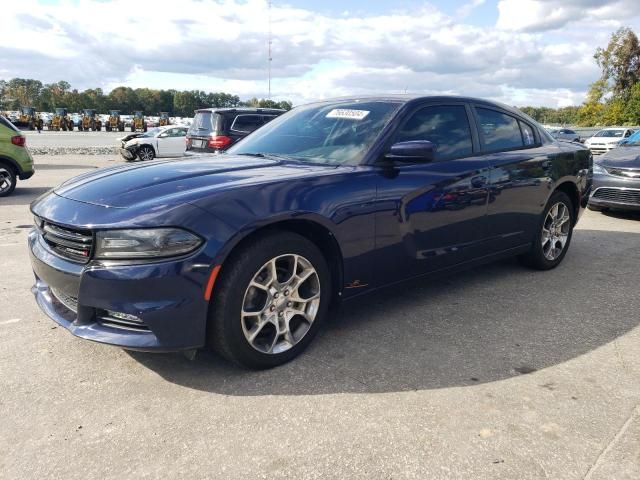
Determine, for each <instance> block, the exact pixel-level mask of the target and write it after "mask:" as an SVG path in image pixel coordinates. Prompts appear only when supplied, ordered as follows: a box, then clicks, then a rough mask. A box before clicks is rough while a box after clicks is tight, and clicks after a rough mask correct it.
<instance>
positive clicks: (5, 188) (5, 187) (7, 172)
mask: <svg viewBox="0 0 640 480" xmlns="http://www.w3.org/2000/svg"><path fill="white" fill-rule="evenodd" d="M17 182H18V177H17V175H16V171H15V170H14V169H13V167H11V166H10V165H5V164H4V163H0V197H6V196H7V195H10V194H11V193H12V192H13V191H14V190H15V189H16V184H17Z"/></svg>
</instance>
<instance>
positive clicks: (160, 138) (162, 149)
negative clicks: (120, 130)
mask: <svg viewBox="0 0 640 480" xmlns="http://www.w3.org/2000/svg"><path fill="white" fill-rule="evenodd" d="M186 136H187V127H179V126H175V125H167V126H165V127H156V128H151V129H149V130H148V131H147V132H145V133H132V134H130V135H126V136H124V137H122V138H121V139H120V141H121V142H122V148H120V154H121V155H122V157H123V158H124V159H125V160H127V161H136V160H153V159H154V158H155V157H181V156H183V155H184V152H185V150H186V147H187V143H186V138H185V137H186Z"/></svg>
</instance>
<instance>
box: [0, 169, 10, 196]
mask: <svg viewBox="0 0 640 480" xmlns="http://www.w3.org/2000/svg"><path fill="white" fill-rule="evenodd" d="M10 188H11V176H10V175H9V172H8V171H7V170H5V169H4V168H0V192H4V191H6V190H9V189H10Z"/></svg>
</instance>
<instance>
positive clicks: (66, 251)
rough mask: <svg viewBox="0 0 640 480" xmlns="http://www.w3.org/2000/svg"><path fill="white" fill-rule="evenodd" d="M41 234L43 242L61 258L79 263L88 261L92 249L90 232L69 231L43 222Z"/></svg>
mask: <svg viewBox="0 0 640 480" xmlns="http://www.w3.org/2000/svg"><path fill="white" fill-rule="evenodd" d="M41 232H42V238H44V241H45V242H47V244H48V245H49V246H50V247H51V248H52V249H53V251H54V252H56V253H57V254H58V255H60V256H61V257H65V258H68V259H69V260H73V261H74V262H79V263H87V262H88V261H89V258H90V257H91V249H92V247H93V235H92V234H91V232H90V231H87V230H75V229H70V228H67V227H61V226H59V225H55V224H53V223H49V222H47V221H45V222H44V223H43V224H42V227H41Z"/></svg>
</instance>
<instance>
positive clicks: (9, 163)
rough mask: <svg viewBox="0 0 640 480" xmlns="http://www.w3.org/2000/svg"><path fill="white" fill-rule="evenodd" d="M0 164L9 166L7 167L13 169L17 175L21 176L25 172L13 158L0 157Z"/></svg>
mask: <svg viewBox="0 0 640 480" xmlns="http://www.w3.org/2000/svg"><path fill="white" fill-rule="evenodd" d="M0 164H1V165H7V166H9V167H11V168H13V171H14V172H15V174H16V175H20V174H22V173H23V170H22V169H21V168H20V165H18V162H16V161H15V160H14V159H12V158H9V157H5V156H3V155H0Z"/></svg>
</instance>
